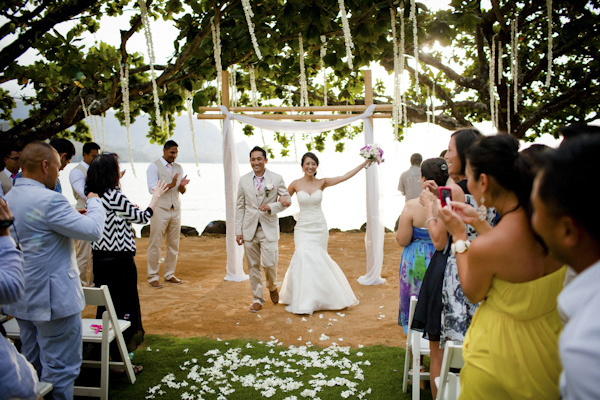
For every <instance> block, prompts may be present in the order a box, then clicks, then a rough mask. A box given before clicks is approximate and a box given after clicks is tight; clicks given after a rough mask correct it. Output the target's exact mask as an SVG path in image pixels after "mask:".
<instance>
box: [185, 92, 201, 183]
mask: <svg viewBox="0 0 600 400" xmlns="http://www.w3.org/2000/svg"><path fill="white" fill-rule="evenodd" d="M185 101H186V107H187V111H188V122H189V124H190V131H191V132H192V148H193V149H194V161H196V168H198V176H200V168H199V167H200V166H199V165H198V153H197V152H196V131H195V130H194V118H193V116H192V114H193V110H192V105H193V99H192V93H191V92H187V99H186V100H185Z"/></svg>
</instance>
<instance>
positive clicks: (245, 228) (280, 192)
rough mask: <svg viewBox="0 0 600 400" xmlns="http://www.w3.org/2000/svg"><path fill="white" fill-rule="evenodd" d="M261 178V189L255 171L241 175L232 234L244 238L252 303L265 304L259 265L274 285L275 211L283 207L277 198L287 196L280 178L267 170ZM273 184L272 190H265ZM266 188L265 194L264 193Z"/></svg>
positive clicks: (275, 259) (288, 197) (277, 239)
mask: <svg viewBox="0 0 600 400" xmlns="http://www.w3.org/2000/svg"><path fill="white" fill-rule="evenodd" d="M263 176H264V181H263V183H262V187H261V189H260V190H257V188H256V180H255V177H254V172H250V173H248V174H246V175H244V176H242V177H241V178H240V184H239V187H238V197H237V203H236V209H237V210H236V215H235V234H236V236H239V235H242V236H243V238H244V250H245V254H246V262H247V264H248V275H249V276H250V288H251V290H252V297H253V303H260V304H261V305H263V304H264V302H265V299H264V295H263V285H262V274H261V271H260V265H261V260H262V266H263V268H264V270H265V275H266V278H267V288H268V289H269V291H273V290H275V289H277V258H278V255H279V248H278V241H279V217H278V216H277V213H279V212H280V211H283V210H284V209H285V208H286V207H284V206H283V205H281V203H280V202H279V201H277V199H278V198H279V196H284V197H286V198H287V199H288V200H290V195H289V193H288V190H287V187H286V185H285V182H284V181H283V178H282V177H281V176H280V175H278V174H275V173H273V172H271V171H269V170H265V173H264V175H263ZM270 185H273V189H272V190H268V188H269V187H270ZM267 192H268V194H267ZM262 204H268V205H269V207H270V208H271V210H270V211H260V210H259V209H258V207H260V206H261V205H262Z"/></svg>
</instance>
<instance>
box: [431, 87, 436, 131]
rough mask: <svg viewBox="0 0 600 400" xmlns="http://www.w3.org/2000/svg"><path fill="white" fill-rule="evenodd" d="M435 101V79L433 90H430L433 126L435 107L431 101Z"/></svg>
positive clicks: (433, 122)
mask: <svg viewBox="0 0 600 400" xmlns="http://www.w3.org/2000/svg"><path fill="white" fill-rule="evenodd" d="M434 100H435V79H433V89H432V90H431V123H432V124H434V125H435V105H434V104H433V101H434Z"/></svg>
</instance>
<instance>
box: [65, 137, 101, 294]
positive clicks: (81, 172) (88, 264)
mask: <svg viewBox="0 0 600 400" xmlns="http://www.w3.org/2000/svg"><path fill="white" fill-rule="evenodd" d="M99 152H100V146H98V145H97V144H96V143H94V142H88V143H86V144H84V145H83V160H82V161H81V162H80V163H79V164H78V165H77V166H76V167H75V168H73V169H72V170H71V172H70V173H69V182H71V187H72V188H73V195H74V196H75V200H77V203H76V204H75V209H77V210H81V209H84V208H85V203H86V201H87V195H86V194H85V182H86V179H87V170H88V168H89V167H90V163H91V162H92V160H93V159H94V157H96V156H97V155H98V153H99ZM75 246H77V266H78V267H79V279H80V280H81V286H84V287H87V286H89V287H94V272H93V267H92V246H91V243H90V242H86V241H83V240H77V239H75ZM88 268H89V273H88Z"/></svg>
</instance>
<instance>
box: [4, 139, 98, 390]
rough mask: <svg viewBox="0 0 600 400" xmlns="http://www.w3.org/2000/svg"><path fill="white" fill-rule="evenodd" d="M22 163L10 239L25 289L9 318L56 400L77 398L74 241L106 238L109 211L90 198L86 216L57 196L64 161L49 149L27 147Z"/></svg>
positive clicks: (13, 194)
mask: <svg viewBox="0 0 600 400" xmlns="http://www.w3.org/2000/svg"><path fill="white" fill-rule="evenodd" d="M19 161H20V163H21V168H22V169H23V177H22V178H20V179H18V180H17V181H16V182H15V185H14V186H13V188H12V189H11V191H10V192H9V193H8V194H7V195H6V201H7V203H8V204H9V205H10V208H11V210H12V213H13V215H14V224H13V226H12V227H11V228H10V230H11V235H12V237H13V238H14V239H15V240H16V241H20V244H21V246H22V248H23V254H24V275H25V290H24V292H23V297H22V298H21V299H20V300H19V301H17V302H15V303H13V304H8V305H6V306H5V307H4V311H5V312H6V314H8V315H12V316H14V317H16V318H17V321H18V323H19V327H20V328H21V341H22V343H23V345H22V347H21V352H22V353H23V355H24V356H25V357H26V358H27V360H28V361H29V362H30V363H31V364H33V366H34V367H35V369H36V371H37V373H38V376H39V377H40V380H42V381H46V382H50V383H52V385H53V386H54V389H53V391H52V396H53V398H54V399H72V398H73V385H74V382H75V378H77V376H79V369H80V367H81V336H82V332H81V311H82V310H83V308H84V306H85V300H84V297H83V290H82V289H81V282H80V281H79V269H78V268H77V264H76V262H75V246H74V243H73V239H78V240H85V241H89V242H93V241H96V240H99V239H100V237H101V236H102V230H103V227H104V219H105V214H104V207H103V206H102V203H101V202H100V199H99V198H98V196H97V195H96V194H95V193H90V194H88V196H87V202H86V207H87V214H86V215H82V214H80V213H79V212H77V211H76V210H75V209H74V208H73V207H71V206H70V204H69V202H68V201H67V199H66V198H65V197H64V196H63V195H62V194H60V193H57V192H55V191H53V190H54V189H55V187H56V181H57V179H58V171H59V169H60V167H61V161H60V157H59V155H58V152H57V151H56V150H55V149H54V148H52V147H51V146H50V145H48V144H47V143H44V142H32V143H30V144H28V145H27V146H25V148H24V149H23V151H22V153H21V156H20V160H19ZM47 188H48V189H51V190H48V189H47Z"/></svg>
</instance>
